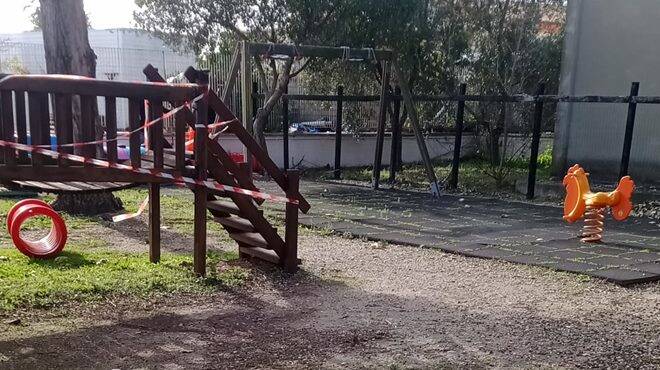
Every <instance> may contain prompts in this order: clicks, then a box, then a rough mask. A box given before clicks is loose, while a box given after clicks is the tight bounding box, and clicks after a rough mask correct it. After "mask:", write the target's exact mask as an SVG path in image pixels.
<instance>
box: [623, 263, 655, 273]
mask: <svg viewBox="0 0 660 370" xmlns="http://www.w3.org/2000/svg"><path fill="white" fill-rule="evenodd" d="M630 268H631V269H635V270H637V271H644V272H650V273H652V274H659V275H660V262H646V263H638V264H635V265H632V266H630Z"/></svg>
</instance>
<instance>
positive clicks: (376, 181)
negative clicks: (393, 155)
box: [371, 61, 390, 189]
mask: <svg viewBox="0 0 660 370" xmlns="http://www.w3.org/2000/svg"><path fill="white" fill-rule="evenodd" d="M382 70H383V74H382V77H381V82H380V84H381V86H380V105H379V108H378V131H377V133H376V153H375V155H374V166H373V174H372V177H371V187H372V188H373V189H378V186H379V185H380V169H381V161H382V160H383V141H384V140H385V124H386V121H387V105H388V104H389V103H388V102H389V89H390V64H389V63H388V62H387V61H384V62H383V63H382Z"/></svg>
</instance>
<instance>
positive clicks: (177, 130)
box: [174, 103, 188, 172]
mask: <svg viewBox="0 0 660 370" xmlns="http://www.w3.org/2000/svg"><path fill="white" fill-rule="evenodd" d="M177 106H180V103H179V105H177ZM184 113H185V112H183V111H179V112H178V113H177V114H175V115H174V156H175V160H174V168H175V169H176V170H178V171H182V172H183V170H184V168H185V165H186V129H187V128H188V124H187V122H186V115H185V114H184Z"/></svg>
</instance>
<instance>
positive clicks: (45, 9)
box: [39, 0, 122, 214]
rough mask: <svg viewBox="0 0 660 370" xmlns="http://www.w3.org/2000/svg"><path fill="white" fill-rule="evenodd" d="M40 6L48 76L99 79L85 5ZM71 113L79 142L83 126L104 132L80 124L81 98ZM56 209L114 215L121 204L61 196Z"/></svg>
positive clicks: (103, 196) (71, 0)
mask: <svg viewBox="0 0 660 370" xmlns="http://www.w3.org/2000/svg"><path fill="white" fill-rule="evenodd" d="M39 3H40V9H41V14H40V21H41V27H42V34H43V38H44V51H45V54H46V70H47V72H48V73H50V74H71V75H79V76H87V77H96V54H94V51H93V50H92V48H91V47H90V45H89V39H88V36H87V17H86V16H85V10H84V8H83V1H82V0H39ZM72 111H73V135H74V138H75V141H76V142H80V141H82V140H81V133H82V130H81V128H82V125H89V124H93V125H95V126H96V129H95V132H97V134H98V133H101V132H102V131H101V130H100V129H99V127H98V126H99V120H98V119H96V118H95V119H94V122H82V121H81V118H80V99H79V98H78V97H75V98H74V99H73V105H72ZM93 111H94V117H97V116H98V107H97V106H96V103H95V104H94V106H93ZM97 137H98V136H97ZM97 152H98V150H97ZM54 206H55V207H57V209H58V210H61V211H65V212H71V213H82V214H99V213H105V212H114V211H117V210H119V209H121V208H122V207H121V201H120V200H119V199H117V198H115V197H114V196H113V195H112V193H95V194H80V193H67V194H61V195H58V197H57V199H56V200H55V203H54Z"/></svg>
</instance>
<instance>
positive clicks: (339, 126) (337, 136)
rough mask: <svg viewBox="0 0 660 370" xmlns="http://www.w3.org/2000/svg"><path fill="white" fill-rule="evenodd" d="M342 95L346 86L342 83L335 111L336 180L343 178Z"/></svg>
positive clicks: (338, 91) (338, 90) (339, 87)
mask: <svg viewBox="0 0 660 370" xmlns="http://www.w3.org/2000/svg"><path fill="white" fill-rule="evenodd" d="M342 96H344V86H341V85H340V86H337V111H336V112H335V114H336V116H337V118H336V119H335V126H336V127H335V171H334V178H335V180H339V179H341V133H342V131H343V129H342V119H343V111H344V108H343V101H342Z"/></svg>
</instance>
